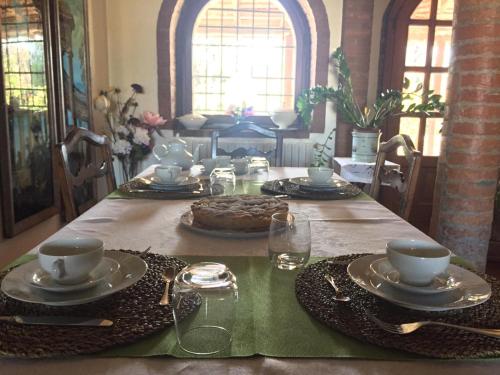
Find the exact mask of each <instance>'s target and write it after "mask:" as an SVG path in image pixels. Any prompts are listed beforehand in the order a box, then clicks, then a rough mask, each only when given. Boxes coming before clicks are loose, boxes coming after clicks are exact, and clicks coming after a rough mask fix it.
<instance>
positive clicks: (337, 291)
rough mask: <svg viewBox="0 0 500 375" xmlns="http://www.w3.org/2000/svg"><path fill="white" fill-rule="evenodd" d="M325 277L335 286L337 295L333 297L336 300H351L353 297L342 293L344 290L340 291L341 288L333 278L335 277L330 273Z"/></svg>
mask: <svg viewBox="0 0 500 375" xmlns="http://www.w3.org/2000/svg"><path fill="white" fill-rule="evenodd" d="M325 279H326V281H328V282H329V283H330V285H331V286H332V287H333V289H334V290H335V295H334V296H333V299H334V300H335V301H340V302H347V301H350V300H351V298H349V297H348V296H343V295H342V292H341V291H340V289H339V288H338V287H337V285H335V280H333V277H332V276H331V275H328V274H326V275H325Z"/></svg>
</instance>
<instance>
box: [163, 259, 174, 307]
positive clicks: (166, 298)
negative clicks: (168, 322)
mask: <svg viewBox="0 0 500 375" xmlns="http://www.w3.org/2000/svg"><path fill="white" fill-rule="evenodd" d="M175 274H176V272H175V266H171V267H169V268H167V269H166V270H165V271H164V272H163V275H162V278H163V281H165V290H164V291H163V295H162V296H161V299H160V305H162V306H166V305H169V304H170V295H169V289H170V282H171V281H172V280H173V279H174V278H175Z"/></svg>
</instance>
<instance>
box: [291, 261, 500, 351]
mask: <svg viewBox="0 0 500 375" xmlns="http://www.w3.org/2000/svg"><path fill="white" fill-rule="evenodd" d="M363 255H367V254H356V255H345V256H340V257H335V258H330V259H327V260H324V261H320V262H318V263H314V264H312V265H310V266H308V267H306V268H304V269H303V270H302V271H301V273H300V274H299V275H298V276H297V279H296V282H295V293H296V296H297V299H298V301H299V303H300V304H301V305H302V306H303V307H304V308H305V309H306V311H307V312H308V313H309V314H311V315H312V316H313V317H314V318H315V319H317V320H319V321H320V322H322V323H324V324H326V325H327V326H329V327H332V328H334V329H336V330H338V331H340V332H342V333H344V334H346V335H348V336H352V337H355V338H356V339H358V340H360V341H364V342H368V343H371V344H375V345H379V346H383V347H386V348H393V349H398V350H403V351H406V352H410V353H415V354H420V355H424V356H428V357H434V358H448V359H469V358H488V357H498V356H500V339H497V338H493V337H487V336H483V335H479V334H475V333H469V332H465V331H463V330H458V329H454V328H447V327H439V326H425V327H422V328H420V329H419V330H417V331H416V332H414V333H411V334H408V335H397V334H392V333H388V332H386V331H383V330H382V329H380V328H379V327H378V326H377V325H375V323H373V322H372V321H371V320H370V319H369V318H368V317H367V315H366V314H367V312H370V313H371V314H373V315H374V316H376V317H377V318H379V319H380V320H382V321H385V322H389V323H407V322H415V321H421V320H438V321H443V322H448V323H453V324H460V325H467V326H471V327H482V328H498V327H500V282H499V281H498V280H496V279H495V278H493V277H490V276H487V275H481V276H482V277H483V278H484V279H486V281H488V282H489V283H490V284H491V289H492V295H491V298H490V299H489V300H488V301H486V302H485V303H483V304H481V305H478V306H475V307H470V308H467V309H462V310H453V311H445V312H424V311H416V310H410V309H406V308H403V307H399V306H396V305H394V304H392V303H389V302H387V301H384V300H382V299H380V298H378V297H376V296H374V295H372V294H371V293H369V292H367V291H365V290H364V289H362V288H360V287H359V286H357V285H356V284H355V283H354V282H353V281H351V279H350V278H349V275H348V274H347V265H348V264H349V262H350V261H352V260H354V259H357V258H359V257H361V256H363ZM325 274H330V275H332V276H333V277H334V279H335V283H336V284H337V285H338V287H339V288H340V289H341V290H342V291H343V292H344V294H346V295H349V296H350V297H351V301H350V302H337V301H335V300H334V299H333V298H332V297H333V296H334V295H335V292H334V290H333V288H332V287H331V286H330V284H328V282H327V281H326V280H325V278H324V276H325Z"/></svg>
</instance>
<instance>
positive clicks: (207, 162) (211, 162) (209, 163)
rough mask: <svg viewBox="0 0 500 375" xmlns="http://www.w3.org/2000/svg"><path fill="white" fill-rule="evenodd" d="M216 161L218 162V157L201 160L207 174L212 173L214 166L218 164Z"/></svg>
mask: <svg viewBox="0 0 500 375" xmlns="http://www.w3.org/2000/svg"><path fill="white" fill-rule="evenodd" d="M216 162H217V160H216V159H202V160H201V164H202V165H203V167H204V168H205V174H210V173H211V172H212V171H213V170H214V168H215V166H216Z"/></svg>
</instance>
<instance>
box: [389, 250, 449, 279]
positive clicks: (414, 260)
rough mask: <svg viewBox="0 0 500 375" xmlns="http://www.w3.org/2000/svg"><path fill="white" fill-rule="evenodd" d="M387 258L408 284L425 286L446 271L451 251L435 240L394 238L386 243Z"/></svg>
mask: <svg viewBox="0 0 500 375" xmlns="http://www.w3.org/2000/svg"><path fill="white" fill-rule="evenodd" d="M386 251H387V258H388V259H389V262H391V264H392V266H393V267H394V268H395V269H396V270H398V272H399V279H400V280H401V281H402V282H403V283H406V284H409V285H415V286H425V285H429V284H430V283H431V282H432V279H434V277H436V276H437V275H439V274H441V273H443V272H444V271H446V269H447V268H448V266H449V264H450V255H451V251H450V250H448V249H447V248H446V247H444V246H441V245H439V244H437V243H435V242H430V241H421V240H393V241H390V242H388V243H387V245H386Z"/></svg>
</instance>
